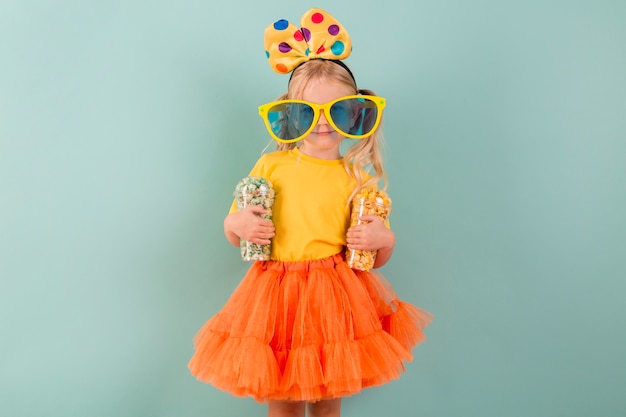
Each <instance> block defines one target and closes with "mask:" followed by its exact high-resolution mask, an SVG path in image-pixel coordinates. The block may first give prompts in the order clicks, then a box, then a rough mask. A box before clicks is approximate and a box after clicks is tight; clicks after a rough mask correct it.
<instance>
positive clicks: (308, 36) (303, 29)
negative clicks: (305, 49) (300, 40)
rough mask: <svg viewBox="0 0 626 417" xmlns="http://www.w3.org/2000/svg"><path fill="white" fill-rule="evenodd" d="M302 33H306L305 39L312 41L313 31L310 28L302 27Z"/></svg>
mask: <svg viewBox="0 0 626 417" xmlns="http://www.w3.org/2000/svg"><path fill="white" fill-rule="evenodd" d="M302 34H303V35H304V40H305V41H307V42H308V41H310V40H311V31H310V30H308V29H307V28H302Z"/></svg>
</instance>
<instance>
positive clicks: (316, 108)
mask: <svg viewBox="0 0 626 417" xmlns="http://www.w3.org/2000/svg"><path fill="white" fill-rule="evenodd" d="M352 98H357V99H368V100H370V101H372V102H373V103H374V104H376V108H377V110H378V112H377V114H376V121H375V122H374V126H373V127H372V130H371V132H370V133H368V134H367V135H351V134H349V133H346V132H344V131H343V130H341V129H340V128H339V127H337V125H336V124H335V122H334V121H333V120H332V117H326V120H327V121H328V123H329V124H330V125H331V126H332V127H333V129H335V131H336V132H339V133H340V134H341V135H343V136H344V137H347V138H351V139H364V138H366V137H368V136H371V135H372V133H374V132H375V131H376V129H378V125H379V124H380V121H381V119H382V115H383V109H384V108H385V106H386V105H387V100H386V99H384V98H383V97H379V96H369V95H364V94H356V95H352V96H344V97H339V98H338V99H335V100H333V101H329V102H328V103H324V104H315V103H311V102H310V101H305V100H278V101H272V102H270V103H266V104H263V105H261V106H259V116H261V118H262V119H263V121H264V122H265V127H266V128H267V131H268V132H269V134H270V136H272V138H274V140H276V141H278V142H282V143H293V142H297V141H299V140H302V139H303V138H305V137H306V136H307V135H309V134H310V133H311V132H312V131H313V129H314V128H315V126H316V125H317V123H318V122H319V119H320V114H321V112H320V111H321V110H324V114H325V115H326V114H330V108H331V106H332V105H333V104H335V103H337V102H339V101H342V100H346V99H352ZM288 103H300V104H307V105H309V106H311V108H312V109H313V122H312V123H311V127H309V128H308V129H307V130H306V132H304V133H303V134H302V135H300V136H298V137H297V138H295V139H281V138H279V137H278V136H276V134H275V133H274V131H273V130H272V126H271V125H270V121H269V118H268V116H267V115H268V111H269V109H270V108H272V107H273V106H276V105H278V104H288Z"/></svg>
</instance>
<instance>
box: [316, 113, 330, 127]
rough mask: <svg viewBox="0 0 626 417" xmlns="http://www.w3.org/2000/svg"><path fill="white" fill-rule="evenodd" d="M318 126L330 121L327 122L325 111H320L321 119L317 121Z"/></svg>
mask: <svg viewBox="0 0 626 417" xmlns="http://www.w3.org/2000/svg"><path fill="white" fill-rule="evenodd" d="M317 124H323V125H327V124H328V120H326V114H324V110H320V119H319V120H318V121H317Z"/></svg>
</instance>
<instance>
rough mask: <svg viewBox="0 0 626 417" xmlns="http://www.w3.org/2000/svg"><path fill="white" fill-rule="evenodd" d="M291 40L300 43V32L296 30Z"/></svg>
mask: <svg viewBox="0 0 626 417" xmlns="http://www.w3.org/2000/svg"><path fill="white" fill-rule="evenodd" d="M293 38H294V39H295V40H297V41H298V42H302V41H303V40H304V35H303V34H302V31H301V30H300V29H298V30H296V31H295V33H294V34H293Z"/></svg>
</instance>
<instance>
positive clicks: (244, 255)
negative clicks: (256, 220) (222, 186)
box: [235, 177, 274, 261]
mask: <svg viewBox="0 0 626 417" xmlns="http://www.w3.org/2000/svg"><path fill="white" fill-rule="evenodd" d="M235 200H236V202H237V209H238V210H241V209H243V208H245V207H248V206H261V207H263V208H264V209H265V210H266V213H265V214H263V215H261V216H260V217H262V218H264V219H267V220H271V219H272V206H273V205H274V189H273V188H272V183H271V182H270V181H268V180H267V179H265V178H263V177H245V178H243V179H242V180H241V181H239V183H238V184H237V186H236V187H235ZM240 248H241V259H243V260H244V261H269V259H270V252H271V244H267V245H259V244H257V243H252V242H248V241H246V240H244V239H240Z"/></svg>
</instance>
